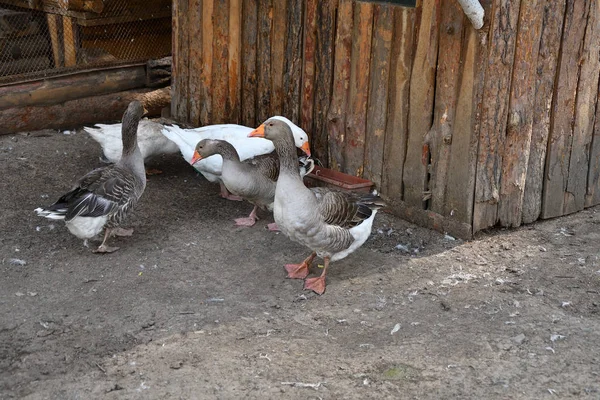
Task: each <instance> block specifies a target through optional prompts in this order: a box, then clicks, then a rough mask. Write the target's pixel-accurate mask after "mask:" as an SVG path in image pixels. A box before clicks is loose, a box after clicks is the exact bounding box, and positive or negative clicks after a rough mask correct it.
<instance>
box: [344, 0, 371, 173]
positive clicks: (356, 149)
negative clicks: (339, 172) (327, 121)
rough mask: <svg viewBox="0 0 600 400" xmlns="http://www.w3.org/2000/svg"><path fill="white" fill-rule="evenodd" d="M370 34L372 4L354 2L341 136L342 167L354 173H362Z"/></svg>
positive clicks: (347, 171)
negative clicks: (346, 102)
mask: <svg viewBox="0 0 600 400" xmlns="http://www.w3.org/2000/svg"><path fill="white" fill-rule="evenodd" d="M372 35H373V4H372V3H362V2H356V3H355V4H354V27H353V32H352V57H351V59H350V94H349V99H348V116H347V117H346V134H345V137H344V141H345V147H344V161H345V165H344V170H345V172H346V173H348V174H351V175H356V176H361V175H362V173H363V160H364V154H365V132H366V122H367V101H368V96H369V76H370V60H369V58H370V56H371V38H372Z"/></svg>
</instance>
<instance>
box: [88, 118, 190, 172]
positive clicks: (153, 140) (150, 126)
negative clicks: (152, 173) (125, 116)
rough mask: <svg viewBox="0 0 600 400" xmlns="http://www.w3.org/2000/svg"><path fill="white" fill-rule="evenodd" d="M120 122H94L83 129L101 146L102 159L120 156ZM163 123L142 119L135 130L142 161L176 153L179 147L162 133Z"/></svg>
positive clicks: (115, 159) (117, 158) (111, 160)
mask: <svg viewBox="0 0 600 400" xmlns="http://www.w3.org/2000/svg"><path fill="white" fill-rule="evenodd" d="M122 128H123V126H122V124H120V123H119V124H110V125H107V124H96V125H94V126H93V127H89V126H85V127H84V128H83V130H84V131H86V132H87V133H89V135H90V136H91V137H92V139H94V140H95V141H96V142H98V143H99V144H100V146H101V147H102V152H103V157H102V158H101V159H102V161H105V162H111V163H116V162H117V161H119V159H120V158H121V153H122V151H123V142H122V139H121V130H122ZM162 130H163V125H162V124H161V123H159V122H156V121H150V120H148V119H143V120H141V121H140V123H139V125H138V130H137V138H138V146H139V148H140V152H141V153H142V157H143V158H144V161H146V160H147V159H148V158H150V157H152V156H156V155H159V154H171V153H177V151H179V147H177V145H176V144H175V143H173V142H172V141H170V140H169V139H168V138H166V137H165V136H164V135H163V134H162Z"/></svg>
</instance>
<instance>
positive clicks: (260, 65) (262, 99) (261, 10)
mask: <svg viewBox="0 0 600 400" xmlns="http://www.w3.org/2000/svg"><path fill="white" fill-rule="evenodd" d="M272 23H273V1H272V0H260V1H259V2H258V43H257V54H256V69H257V88H258V92H257V102H256V117H257V119H258V122H259V123H262V122H264V121H265V120H266V119H267V118H269V116H270V115H269V112H270V109H271V94H272V93H271V27H272Z"/></svg>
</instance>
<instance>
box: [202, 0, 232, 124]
mask: <svg viewBox="0 0 600 400" xmlns="http://www.w3.org/2000/svg"><path fill="white" fill-rule="evenodd" d="M203 1H204V2H206V0H203ZM203 22H204V21H203ZM212 28H213V41H212V49H213V51H212V61H213V65H212V77H211V83H212V86H211V87H210V89H209V90H210V94H211V95H212V96H211V97H212V99H211V105H212V108H211V109H210V111H209V113H208V118H207V120H206V121H202V122H203V124H221V123H224V122H226V121H227V117H228V115H229V112H230V107H231V104H230V103H229V100H228V98H229V70H228V67H229V0H214V2H213V13H212Z"/></svg>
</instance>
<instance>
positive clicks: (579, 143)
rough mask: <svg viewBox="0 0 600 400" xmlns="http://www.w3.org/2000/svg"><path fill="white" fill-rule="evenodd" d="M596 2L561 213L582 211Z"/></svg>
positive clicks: (599, 51) (597, 38) (597, 66)
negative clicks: (562, 211)
mask: <svg viewBox="0 0 600 400" xmlns="http://www.w3.org/2000/svg"><path fill="white" fill-rule="evenodd" d="M598 14H599V12H598V2H597V1H592V2H591V3H590V12H589V16H588V20H587V27H586V32H585V40H584V42H583V48H582V50H581V57H580V58H579V64H580V65H581V70H580V75H579V82H578V85H577V100H576V103H575V125H574V127H573V142H572V145H571V157H570V162H569V177H568V180H567V190H566V193H565V205H564V213H565V214H569V213H573V212H576V211H580V210H583V208H584V207H585V197H586V193H587V177H588V172H589V165H590V161H591V160H590V147H591V144H592V136H593V134H594V118H595V114H596V101H597V100H598V89H597V88H598V77H599V76H598V74H599V73H600V60H599V57H600V18H599V15H598Z"/></svg>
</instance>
